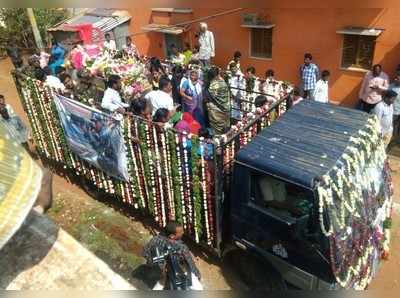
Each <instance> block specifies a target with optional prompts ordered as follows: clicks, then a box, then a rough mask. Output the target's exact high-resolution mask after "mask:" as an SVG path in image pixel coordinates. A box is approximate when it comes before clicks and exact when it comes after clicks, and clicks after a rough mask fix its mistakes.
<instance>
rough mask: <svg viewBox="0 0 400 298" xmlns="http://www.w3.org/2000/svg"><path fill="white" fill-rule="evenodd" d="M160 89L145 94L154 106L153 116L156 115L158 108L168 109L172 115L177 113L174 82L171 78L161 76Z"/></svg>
mask: <svg viewBox="0 0 400 298" xmlns="http://www.w3.org/2000/svg"><path fill="white" fill-rule="evenodd" d="M158 85H159V90H155V91H151V92H149V93H147V94H146V95H145V98H146V100H147V101H149V102H150V104H151V107H152V112H151V114H152V116H154V115H155V113H156V112H157V110H158V109H161V108H164V109H167V110H168V111H169V113H170V116H172V115H173V114H175V111H176V107H175V106H174V100H173V99H172V96H171V92H172V84H171V80H170V79H168V78H167V77H162V78H160V81H159V83H158Z"/></svg>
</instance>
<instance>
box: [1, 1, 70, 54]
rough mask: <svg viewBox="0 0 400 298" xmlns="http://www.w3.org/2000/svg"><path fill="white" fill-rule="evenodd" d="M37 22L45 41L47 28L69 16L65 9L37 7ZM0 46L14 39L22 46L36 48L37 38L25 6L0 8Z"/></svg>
mask: <svg viewBox="0 0 400 298" xmlns="http://www.w3.org/2000/svg"><path fill="white" fill-rule="evenodd" d="M33 12H34V14H35V18H36V23H37V25H38V28H39V31H40V35H41V36H42V39H43V41H44V42H45V41H46V40H48V33H47V29H49V28H51V27H52V26H54V25H55V24H57V23H58V22H60V21H62V20H64V19H65V18H66V17H67V12H66V10H65V9H55V8H35V9H33ZM0 24H1V25H0V46H1V47H4V46H5V45H7V44H8V43H10V42H11V41H12V40H13V42H14V39H13V38H15V42H16V43H17V45H18V46H20V47H21V48H35V47H36V46H35V40H34V37H33V32H32V28H31V25H30V23H29V19H28V14H27V12H26V9H25V8H0Z"/></svg>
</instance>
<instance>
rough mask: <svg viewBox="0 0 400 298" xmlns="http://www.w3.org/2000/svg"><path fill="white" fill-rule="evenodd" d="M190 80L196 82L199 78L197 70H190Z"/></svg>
mask: <svg viewBox="0 0 400 298" xmlns="http://www.w3.org/2000/svg"><path fill="white" fill-rule="evenodd" d="M190 80H191V81H192V82H193V83H196V82H197V81H198V80H199V72H198V71H197V70H194V69H193V70H191V71H190Z"/></svg>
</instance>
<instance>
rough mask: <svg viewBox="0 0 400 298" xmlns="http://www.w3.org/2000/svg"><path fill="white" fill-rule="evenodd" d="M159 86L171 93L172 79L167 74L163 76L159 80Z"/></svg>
mask: <svg viewBox="0 0 400 298" xmlns="http://www.w3.org/2000/svg"><path fill="white" fill-rule="evenodd" d="M158 88H159V89H160V90H162V91H164V92H166V93H170V92H171V91H172V84H171V80H170V79H168V77H167V76H162V77H161V78H160V80H159V81H158Z"/></svg>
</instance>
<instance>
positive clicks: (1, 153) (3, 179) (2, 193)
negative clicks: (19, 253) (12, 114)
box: [0, 123, 42, 249]
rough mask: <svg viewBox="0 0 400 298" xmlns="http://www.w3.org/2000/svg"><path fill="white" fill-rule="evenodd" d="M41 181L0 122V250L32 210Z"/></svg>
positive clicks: (39, 171)
mask: <svg viewBox="0 0 400 298" xmlns="http://www.w3.org/2000/svg"><path fill="white" fill-rule="evenodd" d="M41 180H42V171H41V169H40V167H39V166H38V165H37V164H36V163H35V162H34V161H33V160H32V158H31V157H30V156H29V154H28V153H27V152H26V151H25V149H24V148H23V147H22V146H21V145H19V144H18V143H17V142H14V141H13V140H12V139H11V138H10V136H9V135H8V133H7V130H6V128H5V127H4V125H3V124H1V123H0V249H1V248H2V247H3V246H4V244H5V243H6V242H7V241H8V240H9V239H10V238H11V237H12V236H13V235H14V233H15V232H16V231H17V230H18V229H19V227H20V226H21V224H22V223H23V222H24V220H25V218H26V216H27V215H28V213H29V211H30V210H31V209H32V206H33V204H34V203H35V201H36V198H37V196H38V194H39V191H40V187H41Z"/></svg>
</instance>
